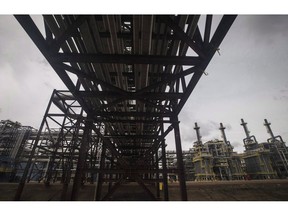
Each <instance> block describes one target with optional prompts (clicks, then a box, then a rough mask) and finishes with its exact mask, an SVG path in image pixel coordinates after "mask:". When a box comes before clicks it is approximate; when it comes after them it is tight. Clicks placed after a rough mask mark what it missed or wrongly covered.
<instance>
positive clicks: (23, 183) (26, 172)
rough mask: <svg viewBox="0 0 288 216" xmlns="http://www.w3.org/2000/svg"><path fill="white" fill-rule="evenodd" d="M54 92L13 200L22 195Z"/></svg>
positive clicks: (18, 198)
mask: <svg viewBox="0 0 288 216" xmlns="http://www.w3.org/2000/svg"><path fill="white" fill-rule="evenodd" d="M54 94H55V90H54V91H53V93H52V95H51V97H50V100H49V103H48V106H47V109H46V111H45V115H44V117H43V120H42V122H41V125H40V128H39V131H38V133H37V137H36V139H35V142H34V145H33V148H32V150H31V153H30V157H29V159H28V161H27V164H26V167H25V169H24V172H23V175H22V177H21V180H20V182H19V185H18V188H17V191H16V193H15V196H14V200H15V201H17V200H20V199H21V195H22V192H23V189H24V186H25V182H26V179H27V176H28V172H29V170H30V167H31V163H32V159H33V157H34V154H35V150H36V147H37V145H38V142H39V140H40V136H41V133H42V130H43V127H44V124H45V121H46V116H47V114H48V112H49V109H50V107H51V104H52V99H53V96H54Z"/></svg>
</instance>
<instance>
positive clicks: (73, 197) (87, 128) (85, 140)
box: [71, 118, 93, 200]
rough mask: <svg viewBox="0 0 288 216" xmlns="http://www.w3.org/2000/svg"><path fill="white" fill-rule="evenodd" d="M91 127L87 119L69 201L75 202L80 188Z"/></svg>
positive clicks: (90, 122)
mask: <svg viewBox="0 0 288 216" xmlns="http://www.w3.org/2000/svg"><path fill="white" fill-rule="evenodd" d="M92 125H93V122H92V121H91V120H90V119H89V118H87V120H86V122H85V129H84V134H83V138H82V143H81V147H80V150H79V158H78V161H77V168H76V173H75V177H74V182H73V188H72V193H71V200H77V197H78V193H79V189H80V187H81V183H82V177H83V174H84V169H85V163H86V157H87V150H88V147H89V135H90V132H91V129H92Z"/></svg>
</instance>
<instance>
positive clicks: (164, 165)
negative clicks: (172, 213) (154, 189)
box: [162, 127, 169, 201]
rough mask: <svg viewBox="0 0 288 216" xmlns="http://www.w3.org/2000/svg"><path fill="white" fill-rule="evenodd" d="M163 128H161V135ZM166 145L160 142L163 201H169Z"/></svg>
mask: <svg viewBox="0 0 288 216" xmlns="http://www.w3.org/2000/svg"><path fill="white" fill-rule="evenodd" d="M163 132H164V128H163V127H162V134H163ZM165 148H166V145H165V140H163V141H162V168H163V171H164V172H163V174H162V175H163V189H164V200H165V201H169V190H168V176H167V161H166V149H165Z"/></svg>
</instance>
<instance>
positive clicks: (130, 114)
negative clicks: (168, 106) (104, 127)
mask: <svg viewBox="0 0 288 216" xmlns="http://www.w3.org/2000/svg"><path fill="white" fill-rule="evenodd" d="M95 115H96V116H101V117H110V116H113V117H172V115H173V114H172V113H160V112H158V113H156V112H95Z"/></svg>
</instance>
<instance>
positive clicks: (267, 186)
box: [0, 179, 288, 201]
mask: <svg viewBox="0 0 288 216" xmlns="http://www.w3.org/2000/svg"><path fill="white" fill-rule="evenodd" d="M186 185H187V194H188V200H189V201H288V180H287V179H285V180H250V181H221V182H220V181H219V182H187V183H186ZM17 186H18V184H15V183H0V201H12V200H13V196H14V194H15V191H16V188H17ZM148 187H149V188H150V190H151V191H152V192H155V191H156V190H155V186H152V185H150V186H148ZM107 190H108V185H107V184H105V185H104V187H103V194H105V193H106V192H107ZM61 191H62V185H60V184H52V185H51V186H49V187H46V186H45V185H44V184H42V183H28V184H26V186H25V188H24V191H23V194H22V197H21V200H24V201H59V200H60V197H61ZM95 191H96V185H95V184H87V185H84V186H83V187H82V188H81V190H80V193H79V197H78V200H79V201H93V200H94V197H95ZM70 193H71V186H70V187H69V189H68V192H67V200H69V196H70ZM148 200H150V197H149V196H148V195H147V193H146V192H145V191H144V189H143V188H141V187H140V186H139V185H138V184H136V183H127V184H123V185H121V186H120V187H119V188H118V190H116V191H115V193H114V194H113V196H112V197H111V199H110V200H109V201H148ZM159 200H163V191H162V190H161V191H160V198H159ZM169 200H170V201H178V200H179V201H180V200H181V197H180V191H179V184H178V183H177V182H176V183H169Z"/></svg>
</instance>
